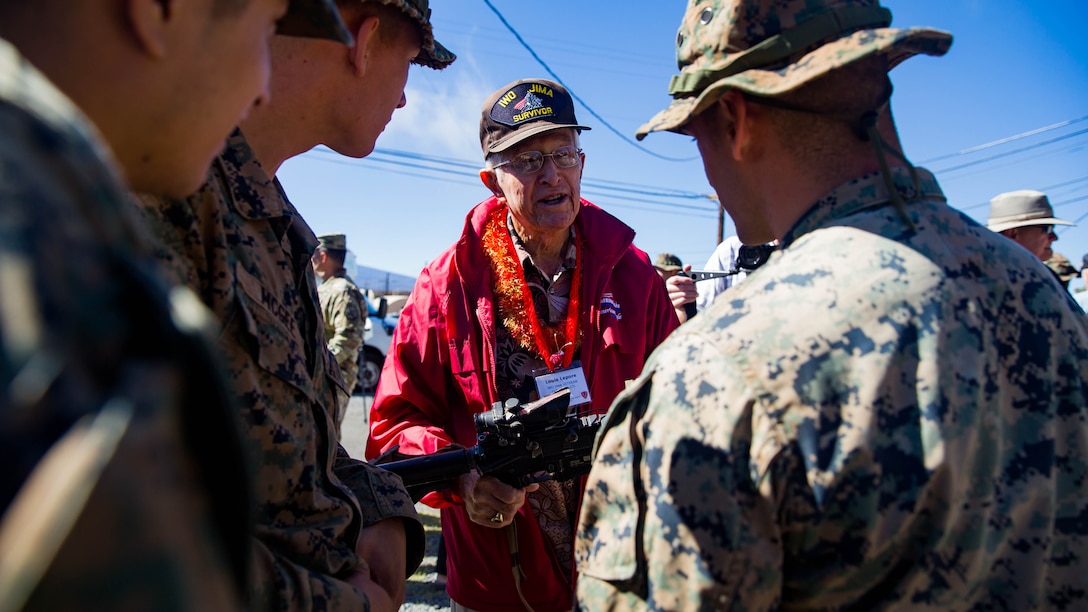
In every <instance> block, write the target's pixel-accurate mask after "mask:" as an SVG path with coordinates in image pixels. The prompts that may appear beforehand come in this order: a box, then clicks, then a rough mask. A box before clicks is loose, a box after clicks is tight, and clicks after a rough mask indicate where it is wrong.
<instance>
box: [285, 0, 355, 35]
mask: <svg viewBox="0 0 1088 612" xmlns="http://www.w3.org/2000/svg"><path fill="white" fill-rule="evenodd" d="M276 33H277V34H282V35H284V36H302V37H306V38H328V39H329V40H335V41H337V42H342V43H344V44H346V45H349V44H351V42H352V37H351V33H350V32H348V28H347V26H345V25H344V21H343V20H342V19H341V18H340V10H339V9H337V8H336V2H335V0H291V1H290V2H289V3H288V5H287V14H286V15H284V16H283V18H282V19H280V20H279V22H278V23H277V24H276Z"/></svg>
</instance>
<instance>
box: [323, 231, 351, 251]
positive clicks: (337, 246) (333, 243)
mask: <svg viewBox="0 0 1088 612" xmlns="http://www.w3.org/2000/svg"><path fill="white" fill-rule="evenodd" d="M317 246H318V247H319V248H322V249H331V250H333V251H346V250H348V237H347V236H345V235H344V234H325V235H324V236H318V237H317Z"/></svg>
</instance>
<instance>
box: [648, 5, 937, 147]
mask: <svg viewBox="0 0 1088 612" xmlns="http://www.w3.org/2000/svg"><path fill="white" fill-rule="evenodd" d="M891 22H892V14H891V11H889V10H888V9H886V8H883V7H881V6H880V3H879V2H877V1H876V0H690V2H689V4H688V9H687V13H685V15H684V19H683V21H682V22H681V24H680V31H679V32H678V33H677V38H676V62H677V65H678V67H679V68H680V74H679V75H676V76H674V77H672V82H671V83H670V84H669V94H670V95H672V97H673V102H672V104H670V105H669V107H668V108H666V109H665V110H663V111H661V112H660V113H658V114H657V115H656V116H654V118H653V119H650V121H649V122H647V123H646V124H645V125H643V126H642V127H640V128H639V129H638V132H637V133H636V136H637V137H638V139H639V140H641V139H643V138H645V137H646V134H648V133H650V132H656V131H660V130H668V131H670V132H677V133H684V125H685V124H686V123H687V122H688V121H689V120H690V119H691V117H693V116H694V115H697V114H698V113H701V112H702V111H704V110H706V109H707V108H709V107H710V105H711V104H713V103H714V102H715V101H717V100H718V98H720V97H721V96H722V94H723V93H725V91H727V90H728V89H739V90H741V91H743V92H745V93H748V94H751V95H754V96H762V97H774V96H779V95H782V94H784V93H787V92H789V91H793V90H794V89H797V88H798V87H800V86H801V85H804V84H805V83H808V82H809V81H812V80H814V79H816V78H817V77H820V76H822V75H825V74H827V73H829V72H831V71H833V70H835V69H836V68H839V67H841V66H844V65H846V64H850V63H852V62H855V61H857V60H859V59H862V58H864V57H868V56H870V55H872V54H874V53H882V54H884V55H886V56H887V58H888V66H889V68H893V67H895V66H896V65H898V64H899V63H901V62H902V61H903V60H905V59H907V58H909V57H911V56H913V55H917V54H919V53H925V54H927V55H944V54H945V53H946V52H947V51H948V48H949V47H950V46H951V45H952V35H951V34H949V33H947V32H942V31H939V30H933V29H929V28H911V29H907V30H899V29H892V28H889V27H888V26H889V25H891Z"/></svg>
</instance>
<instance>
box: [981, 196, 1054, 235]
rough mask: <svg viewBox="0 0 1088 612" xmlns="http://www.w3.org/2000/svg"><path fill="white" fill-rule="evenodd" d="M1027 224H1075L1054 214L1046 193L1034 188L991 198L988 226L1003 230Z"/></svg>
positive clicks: (995, 229)
mask: <svg viewBox="0 0 1088 612" xmlns="http://www.w3.org/2000/svg"><path fill="white" fill-rule="evenodd" d="M1026 225H1075V224H1074V223H1070V222H1069V221H1066V220H1064V219H1058V218H1056V217H1055V216H1054V207H1053V206H1051V205H1050V200H1049V199H1048V198H1047V197H1046V194H1045V193H1043V192H1041V191H1035V190H1032V189H1021V190H1019V191H1009V192H1006V193H1002V194H999V195H996V196H994V199H992V200H990V218H989V219H988V220H987V221H986V227H988V228H990V229H991V230H993V231H995V232H1003V231H1005V230H1007V229H1012V228H1014V227H1024V226H1026Z"/></svg>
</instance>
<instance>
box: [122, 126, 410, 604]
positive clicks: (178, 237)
mask: <svg viewBox="0 0 1088 612" xmlns="http://www.w3.org/2000/svg"><path fill="white" fill-rule="evenodd" d="M143 205H144V209H145V212H146V213H147V216H148V218H149V220H150V222H151V224H152V226H153V227H154V229H155V231H156V233H157V234H158V235H159V237H160V238H161V239H162V241H163V243H164V245H165V248H164V249H163V250H162V252H161V253H160V254H159V256H160V259H161V260H162V262H163V264H164V266H165V267H166V268H167V269H169V270H170V271H171V272H172V273H173V274H174V275H176V276H177V278H178V279H179V280H180V281H181V282H183V283H184V284H186V285H187V286H189V287H191V288H192V289H193V290H194V291H196V292H197V293H198V294H199V295H200V297H201V299H202V300H203V301H204V302H205V303H206V304H208V306H209V307H210V308H211V309H212V311H213V312H214V313H215V314H216V315H217V316H218V317H219V319H220V320H221V321H222V322H223V329H222V331H221V333H220V336H219V340H220V341H219V348H220V350H221V351H222V352H223V354H224V355H225V356H226V362H227V370H228V374H229V378H230V380H231V381H232V382H233V385H234V391H235V393H236V394H237V397H238V403H239V404H240V408H241V416H242V421H243V423H244V427H243V429H244V433H245V435H246V437H247V439H248V442H249V449H250V453H251V459H252V462H253V464H254V465H255V466H257V484H256V497H257V517H256V519H257V530H256V535H257V542H256V545H257V558H258V565H257V570H258V571H257V572H256V574H255V576H254V577H253V585H254V586H253V589H252V590H253V594H254V598H255V601H256V603H259V604H260V606H259V607H269V606H272V607H277V608H280V609H300V610H301V609H306V610H308V609H312V608H317V609H322V608H323V609H363V607H364V605H365V604H366V598H365V596H364V595H363V594H362V593H361V592H360V591H358V590H356V589H355V588H354V587H352V586H350V585H349V584H347V583H345V582H342V581H340V580H337V579H336V578H335V576H338V575H340V574H342V573H343V572H346V571H348V570H350V569H351V568H353V567H355V566H356V565H358V564H359V562H360V559H359V557H358V556H357V555H356V554H355V544H356V541H357V540H358V537H359V530H360V529H361V528H362V527H363V526H366V525H370V524H373V523H375V522H377V521H379V520H382V519H385V518H389V517H395V516H401V517H404V518H407V519H409V521H406V523H405V528H406V531H407V535H408V542H409V552H408V561H409V564H410V565H411V567H409V568H408V569H409V570H414V568H415V567H416V566H417V565H418V564H419V561H420V560H421V558H422V548H421V547H422V524H421V523H419V518H418V516H417V514H416V512H415V507H414V505H413V504H412V501H411V498H410V497H409V496H408V493H407V491H405V490H404V487H403V485H402V484H401V481H400V479H399V478H398V477H397V476H395V475H393V474H391V473H389V472H386V471H385V470H381V469H378V468H373V467H371V466H369V465H368V464H366V463H364V462H362V461H357V460H354V459H351V458H350V457H348V456H347V453H346V452H345V451H344V449H343V447H341V446H340V445H339V444H338V443H337V440H336V438H335V435H333V434H332V431H333V424H332V421H331V409H332V408H333V407H334V406H335V405H336V401H337V400H336V392H337V389H340V388H342V386H343V381H342V380H341V378H340V376H339V370H338V369H337V368H336V367H331V366H332V358H331V356H330V354H329V351H328V349H327V348H326V345H325V333H324V323H323V321H322V318H321V310H320V305H319V302H318V298H317V289H316V280H315V278H314V275H313V272H312V268H311V265H310V257H311V255H312V253H313V251H314V249H315V248H316V247H317V244H318V242H317V238H316V236H314V234H313V232H312V231H311V230H310V228H309V226H308V225H307V224H306V222H305V221H304V220H303V219H302V217H300V216H299V214H298V211H297V210H295V208H294V206H292V205H291V203H290V202H289V201H288V200H287V198H286V196H285V195H284V193H283V191H282V189H281V188H280V185H279V183H278V182H277V181H276V180H275V179H273V178H270V177H269V176H268V175H267V174H266V173H265V171H264V169H263V168H262V167H261V165H260V163H259V162H258V161H257V159H256V158H255V157H254V154H253V151H252V150H251V149H250V147H249V145H248V144H247V143H246V141H245V138H244V137H243V136H242V134H241V133H240V132H238V131H236V132H235V133H234V134H233V135H232V136H231V137H230V139H229V140H228V141H227V146H226V149H225V150H224V151H223V153H222V154H221V155H220V156H219V157H218V158H217V159H216V160H215V162H214V164H213V166H212V170H211V178H210V180H209V181H208V182H207V183H205V185H204V186H203V187H202V188H201V190H200V191H198V192H197V193H196V194H195V195H193V196H191V197H190V198H188V199H186V200H177V201H163V200H160V199H156V198H146V197H145V198H144V199H143ZM409 573H410V572H409Z"/></svg>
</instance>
